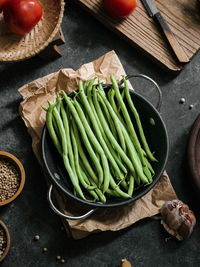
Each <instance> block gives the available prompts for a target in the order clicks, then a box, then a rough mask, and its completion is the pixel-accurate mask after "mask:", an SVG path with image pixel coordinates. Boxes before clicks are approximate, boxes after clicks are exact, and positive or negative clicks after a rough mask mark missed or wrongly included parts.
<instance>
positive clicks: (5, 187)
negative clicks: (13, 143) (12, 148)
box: [0, 151, 25, 206]
mask: <svg viewBox="0 0 200 267" xmlns="http://www.w3.org/2000/svg"><path fill="white" fill-rule="evenodd" d="M24 183H25V171H24V168H23V166H22V164H21V162H20V161H19V160H18V159H17V158H16V157H15V156H14V155H12V154H10V153H8V152H4V151H0V206H3V205H5V204H8V203H10V202H12V201H13V200H14V199H15V198H16V197H17V196H18V195H19V194H20V192H21V191H22V189H23V187H24Z"/></svg>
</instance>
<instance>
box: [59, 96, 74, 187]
mask: <svg viewBox="0 0 200 267" xmlns="http://www.w3.org/2000/svg"><path fill="white" fill-rule="evenodd" d="M60 111H61V116H62V120H63V125H64V129H65V135H66V138H67V149H68V156H69V162H70V165H71V168H72V170H73V172H74V175H75V177H76V179H77V182H78V176H77V172H76V167H75V161H74V153H73V151H72V143H71V138H70V132H69V121H68V117H67V113H66V111H65V108H64V105H63V103H62V101H61V102H60Z"/></svg>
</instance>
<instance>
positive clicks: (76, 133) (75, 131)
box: [72, 121, 98, 184]
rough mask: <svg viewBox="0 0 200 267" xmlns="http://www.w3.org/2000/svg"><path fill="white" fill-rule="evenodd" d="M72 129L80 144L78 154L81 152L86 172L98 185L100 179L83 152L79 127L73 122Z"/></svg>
mask: <svg viewBox="0 0 200 267" xmlns="http://www.w3.org/2000/svg"><path fill="white" fill-rule="evenodd" d="M72 127H73V131H74V135H75V138H76V142H77V144H78V152H79V155H80V157H81V159H82V162H83V165H84V167H85V169H86V171H87V172H88V174H89V175H90V176H91V177H92V179H93V181H94V182H95V183H96V184H98V177H97V176H96V174H95V172H94V171H93V169H92V167H91V165H90V163H89V161H88V158H87V157H86V155H85V152H84V150H83V147H82V143H81V140H80V137H79V133H78V129H77V126H76V124H75V122H74V121H72Z"/></svg>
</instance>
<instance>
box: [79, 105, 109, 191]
mask: <svg viewBox="0 0 200 267" xmlns="http://www.w3.org/2000/svg"><path fill="white" fill-rule="evenodd" d="M74 106H75V107H76V110H77V113H78V115H79V118H80V120H81V122H82V124H83V125H84V128H85V131H86V133H87V135H88V137H89V139H90V141H91V142H92V143H93V146H94V147H95V149H96V150H97V152H98V153H99V155H100V157H101V162H102V166H103V170H104V181H103V180H99V188H100V186H101V184H102V183H103V192H106V190H107V189H108V187H109V165H108V161H107V158H106V155H105V153H104V150H103V149H102V147H101V145H100V144H99V141H98V140H97V138H96V136H95V135H94V133H93V131H92V130H91V128H90V126H89V124H88V122H87V119H86V118H85V115H84V112H83V110H82V108H81V106H80V104H79V103H78V102H77V101H76V100H74ZM91 118H92V120H91V121H92V122H93V121H94V118H93V117H91V116H90V119H91ZM95 122H96V121H95Z"/></svg>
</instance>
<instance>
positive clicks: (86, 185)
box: [70, 127, 97, 191]
mask: <svg viewBox="0 0 200 267" xmlns="http://www.w3.org/2000/svg"><path fill="white" fill-rule="evenodd" d="M70 133H71V139H72V146H73V152H74V161H75V167H76V172H77V176H78V178H79V181H80V182H81V184H82V186H83V187H84V188H85V189H87V190H88V191H90V190H93V189H95V188H96V187H97V186H90V184H87V183H86V182H85V180H84V178H83V177H82V174H81V171H80V166H79V157H78V146H77V142H76V139H75V136H74V132H73V130H72V127H71V129H70Z"/></svg>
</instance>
